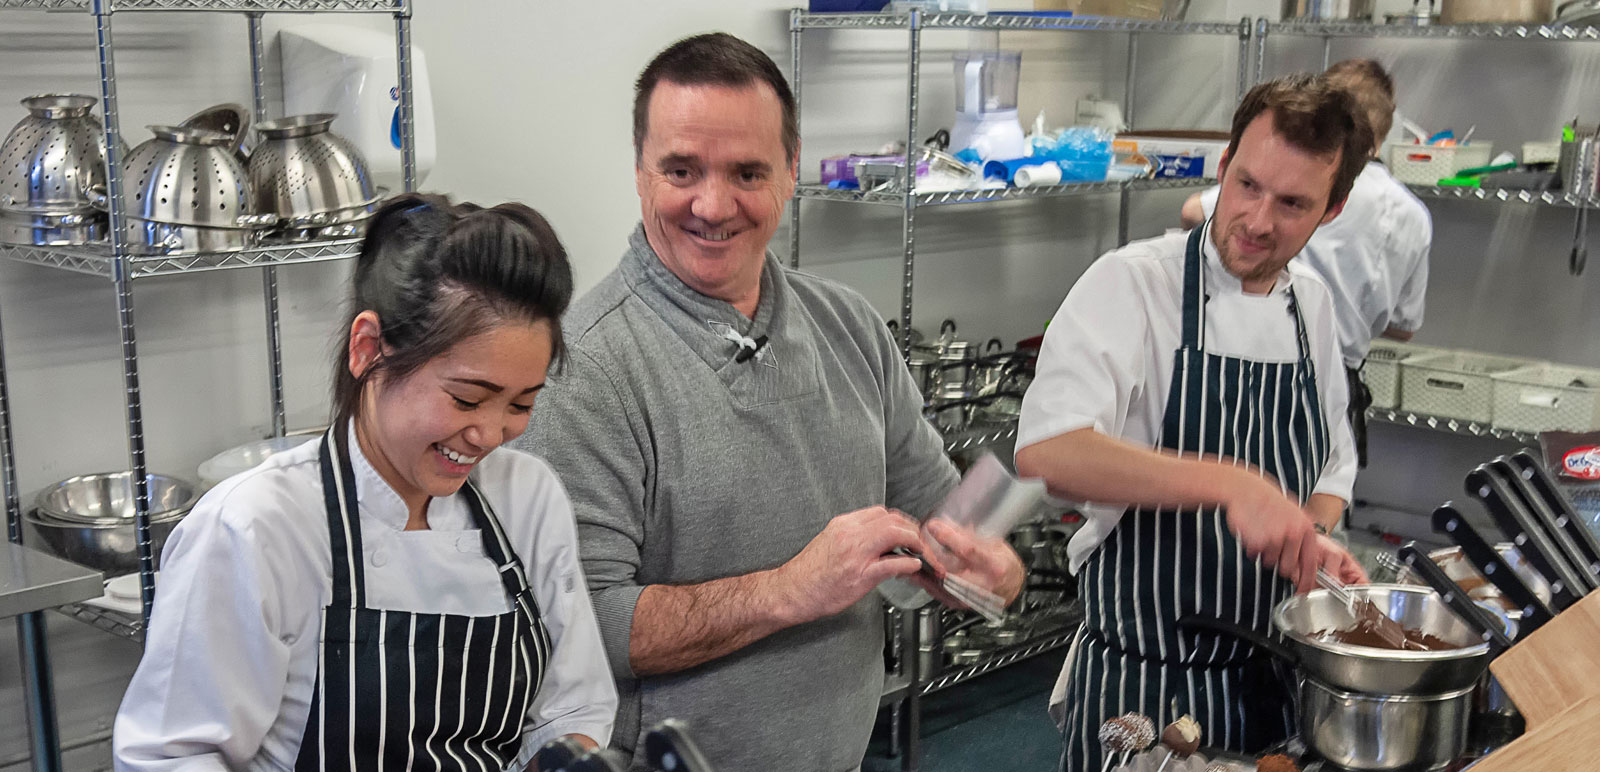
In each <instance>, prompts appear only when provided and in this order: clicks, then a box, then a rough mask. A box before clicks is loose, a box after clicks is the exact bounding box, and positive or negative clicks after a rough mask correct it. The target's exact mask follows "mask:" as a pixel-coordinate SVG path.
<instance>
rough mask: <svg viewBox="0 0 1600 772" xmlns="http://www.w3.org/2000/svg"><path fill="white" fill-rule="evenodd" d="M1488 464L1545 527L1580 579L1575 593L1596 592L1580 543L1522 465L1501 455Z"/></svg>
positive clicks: (1557, 551)
mask: <svg viewBox="0 0 1600 772" xmlns="http://www.w3.org/2000/svg"><path fill="white" fill-rule="evenodd" d="M1485 466H1488V467H1489V470H1490V471H1491V472H1494V473H1495V474H1498V475H1500V479H1501V480H1502V481H1503V482H1504V483H1505V487H1506V489H1507V491H1508V492H1509V495H1510V496H1512V497H1513V502H1514V503H1517V504H1519V505H1520V506H1521V507H1522V509H1523V511H1525V512H1527V513H1528V514H1529V515H1530V516H1531V517H1532V518H1533V520H1534V522H1537V523H1538V524H1539V527H1540V528H1542V529H1544V534H1545V537H1546V538H1548V539H1549V540H1550V545H1551V546H1552V547H1553V548H1554V549H1555V555H1556V557H1558V558H1560V559H1561V565H1562V566H1563V567H1565V568H1566V569H1567V570H1569V571H1571V572H1572V577H1571V578H1572V579H1573V580H1575V581H1576V582H1577V584H1574V585H1573V586H1572V594H1573V595H1576V596H1577V597H1580V598H1581V597H1583V596H1585V595H1588V594H1589V593H1590V592H1593V591H1594V590H1595V589H1596V588H1595V583H1594V574H1593V573H1591V572H1590V570H1589V566H1588V565H1586V564H1585V561H1584V560H1583V555H1582V554H1580V553H1579V552H1578V547H1577V545H1576V544H1573V543H1572V537H1570V536H1568V535H1567V532H1566V531H1565V530H1563V529H1562V527H1561V516H1560V515H1559V514H1557V513H1556V511H1555V510H1554V509H1553V508H1551V506H1550V502H1548V501H1546V500H1545V498H1544V497H1543V496H1541V495H1539V493H1538V491H1535V490H1534V489H1533V484H1532V483H1530V482H1528V478H1527V477H1525V476H1524V475H1523V473H1522V470H1521V469H1520V468H1518V467H1517V466H1516V465H1515V464H1512V463H1511V459H1510V458H1508V457H1506V456H1501V457H1499V458H1497V459H1495V460H1493V461H1491V462H1489V463H1488V464H1486V465H1485Z"/></svg>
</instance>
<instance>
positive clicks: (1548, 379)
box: [1493, 363, 1600, 432]
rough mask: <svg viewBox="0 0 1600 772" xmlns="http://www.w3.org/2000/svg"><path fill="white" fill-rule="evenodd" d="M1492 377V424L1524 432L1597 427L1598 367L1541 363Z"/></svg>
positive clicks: (1599, 426) (1599, 412)
mask: <svg viewBox="0 0 1600 772" xmlns="http://www.w3.org/2000/svg"><path fill="white" fill-rule="evenodd" d="M1493 380H1494V425H1495V426H1498V427H1500V428H1502V429H1515V430H1517V431H1524V432H1547V431H1564V432H1590V431H1595V430H1597V429H1600V370H1593V369H1589V368H1583V367H1568V366H1565V365H1554V364H1549V363H1540V364H1536V365H1531V366H1528V367H1523V368H1520V369H1517V370H1512V371H1511V372H1508V373H1501V374H1499V375H1496V376H1494V378H1493Z"/></svg>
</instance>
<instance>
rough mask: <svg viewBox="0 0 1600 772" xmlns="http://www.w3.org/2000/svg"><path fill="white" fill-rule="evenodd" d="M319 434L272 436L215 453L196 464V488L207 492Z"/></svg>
mask: <svg viewBox="0 0 1600 772" xmlns="http://www.w3.org/2000/svg"><path fill="white" fill-rule="evenodd" d="M320 436H321V435H316V434H312V435H301V436H298V437H273V438H271V439H266V440H256V441H255V442H247V443H245V444H243V445H240V446H238V447H235V448H228V449H227V450H224V451H222V452H221V453H218V454H217V455H215V456H212V457H211V458H209V459H207V460H206V461H205V462H204V463H202V464H201V465H200V469H199V470H198V471H199V473H200V487H202V488H204V489H206V490H210V489H212V488H215V487H216V486H217V485H218V484H219V483H221V482H222V481H223V480H226V479H228V478H229V477H232V476H234V475H236V474H239V473H240V472H248V471H250V470H251V469H254V468H256V467H257V466H259V465H260V464H261V462H263V461H266V460H267V459H269V458H272V457H273V456H275V455H277V454H279V453H282V452H284V451H286V450H291V449H294V448H298V447H300V446H301V445H304V444H306V443H307V442H312V441H315V440H317V439H318V438H319V437H320Z"/></svg>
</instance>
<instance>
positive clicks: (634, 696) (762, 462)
mask: <svg viewBox="0 0 1600 772" xmlns="http://www.w3.org/2000/svg"><path fill="white" fill-rule="evenodd" d="M796 127H797V123H796V118H795V104H794V98H793V96H792V94H791V92H790V91H789V87H788V85H787V84H786V83H785V82H784V80H783V76H782V73H781V72H780V71H779V70H778V68H777V66H776V65H775V64H773V62H772V60H771V59H770V58H768V57H767V56H766V55H765V54H763V53H762V52H761V51H760V50H758V49H756V48H754V47H753V46H751V45H749V44H748V43H745V42H743V41H741V40H739V39H737V38H734V37H731V36H728V35H722V34H714V35H702V36H698V37H694V38H689V39H687V40H683V41H680V42H678V43H676V44H674V45H673V46H671V47H669V48H668V49H667V50H665V51H663V52H662V53H661V54H660V55H658V56H657V57H656V59H655V60H654V61H652V62H651V64H650V65H649V66H648V67H647V68H646V69H645V71H644V73H643V74H642V75H641V76H640V78H639V82H638V88H637V92H636V95H635V103H634V144H635V152H636V184H637V188H638V192H639V196H640V200H641V209H642V212H643V222H642V224H641V226H640V227H639V229H638V230H636V231H635V232H634V234H633V236H632V238H631V239H630V242H629V249H628V251H627V253H626V254H624V255H623V258H622V262H621V264H620V265H619V266H618V267H617V269H616V270H614V271H613V272H612V273H611V274H610V275H608V276H607V277H606V278H605V279H604V280H602V281H601V282H600V284H599V285H598V286H597V287H595V288H594V289H593V290H592V291H590V292H589V293H588V294H587V295H586V296H585V297H583V298H582V299H580V300H579V301H577V302H576V303H575V304H574V305H573V307H572V310H571V311H570V312H569V314H568V316H567V318H566V319H565V320H564V321H563V327H564V328H565V330H566V336H567V337H566V343H567V351H568V354H567V360H566V364H565V366H564V368H563V369H562V370H561V371H560V372H559V373H557V374H555V375H553V376H552V377H551V378H550V379H549V386H548V387H547V388H546V389H545V391H544V392H543V393H542V394H541V396H540V397H539V401H538V407H537V408H536V409H535V411H534V417H533V422H532V426H531V427H530V429H529V433H528V434H527V435H526V436H525V437H524V438H523V439H522V440H521V441H520V443H519V444H520V445H521V447H523V448H525V449H528V450H530V451H532V452H535V453H537V454H539V455H540V456H543V457H544V458H545V459H547V460H548V461H549V462H550V463H551V464H552V465H554V466H555V468H556V470H557V472H559V473H560V475H561V478H562V480H563V481H564V482H565V484H566V485H567V487H568V489H569V492H570V494H571V497H572V501H573V506H574V511H575V513H576V516H577V520H578V536H579V540H580V550H581V552H582V558H583V564H584V569H585V572H586V574H587V577H588V582H589V588H590V592H591V596H592V598H593V601H594V606H595V612H596V616H597V618H598V619H599V621H600V627H601V632H602V635H603V636H604V638H605V643H606V647H607V655H608V657H609V659H610V661H611V666H612V671H613V674H614V675H615V676H616V678H617V682H618V692H619V693H620V696H621V704H620V707H619V711H618V715H617V728H616V731H615V733H614V742H615V744H616V745H617V746H619V747H621V748H623V749H625V750H628V751H634V750H635V749H636V748H637V747H638V742H639V735H640V732H641V729H644V728H648V727H649V726H651V725H652V724H654V723H656V722H659V721H661V720H662V719H665V718H679V719H683V720H686V721H688V722H689V725H690V727H691V732H692V733H693V735H694V737H695V739H696V741H697V742H698V743H699V744H700V745H701V746H702V749H703V750H704V751H705V752H706V755H707V756H708V757H709V760H710V761H711V762H712V763H713V764H716V765H717V766H718V768H720V769H726V770H752V771H753V770H769V769H786V770H800V771H803V772H804V771H812V770H815V771H816V772H844V771H845V770H852V769H856V768H857V767H859V766H860V764H861V760H862V756H863V755H864V754H865V751H866V746H867V738H868V736H869V734H870V733H871V729H872V723H873V717H874V715H875V713H876V710H877V705H878V698H879V695H880V693H881V691H882V688H883V679H884V670H883V660H882V649H883V641H884V630H883V623H882V613H881V611H880V601H879V600H878V596H877V594H875V593H873V592H872V590H873V588H875V587H876V586H877V585H878V584H879V583H880V582H882V581H884V580H886V579H889V578H891V577H897V576H908V575H912V574H914V573H915V572H916V571H917V569H918V567H919V563H918V562H917V561H916V560H914V559H910V558H906V557H901V556H895V555H892V554H889V553H890V551H891V550H893V549H895V548H901V547H903V548H907V549H911V550H916V551H919V552H920V551H922V550H923V549H924V542H923V538H922V536H921V534H920V532H919V530H918V527H917V524H916V522H914V521H913V520H912V519H910V518H909V517H908V516H907V515H906V514H902V513H909V514H910V515H914V516H917V517H922V516H925V515H927V514H928V513H929V511H930V510H932V509H933V508H934V507H935V506H936V505H937V504H938V503H939V502H940V500H942V499H943V498H944V496H945V494H946V493H948V492H949V491H950V489H951V488H952V487H953V486H954V485H955V483H956V481H957V475H956V471H955V469H954V467H953V466H952V465H951V464H950V462H949V460H947V459H946V458H945V456H944V453H943V447H942V444H941V442H940V439H939V437H938V435H937V433H936V432H935V431H934V430H933V428H932V427H931V426H930V425H929V424H928V423H927V422H926V421H925V420H923V418H922V416H921V407H922V399H921V395H920V394H919V393H918V391H917V389H916V387H915V385H914V384H913V383H912V380H911V377H910V375H909V373H908V372H907V370H906V368H905V365H904V364H903V362H902V361H901V358H900V354H899V351H898V350H897V348H896V347H895V344H894V341H893V340H892V339H891V337H890V336H889V334H888V332H887V330H886V329H885V327H884V325H883V322H882V320H881V319H880V318H879V317H878V316H877V314H876V313H875V312H874V311H873V310H872V308H871V307H870V306H869V305H868V304H867V303H866V301H865V300H864V299H863V298H861V297H860V296H859V295H858V294H856V293H855V292H852V291H851V290H849V289H846V288H845V287H842V286H840V285H838V284H835V283H833V282H829V281H825V280H822V279H819V278H816V277H814V276H809V275H806V274H802V273H799V272H796V271H791V270H788V269H786V268H784V267H783V266H782V265H781V264H780V263H779V262H778V261H777V260H776V259H775V258H774V257H772V256H771V255H768V254H767V253H766V246H767V242H768V241H769V240H770V239H771V237H772V234H773V231H774V230H775V229H776V227H777V223H778V221H779V218H780V217H781V214H782V211H783V206H784V203H785V202H787V201H788V200H789V198H790V196H791V195H792V194H793V192H794V185H795V175H796V171H797V164H798V156H799V137H798V130H797V128H796ZM841 513H844V514H841ZM934 535H935V536H937V537H939V539H940V541H941V542H943V543H946V545H947V546H950V547H953V548H954V551H955V552H956V553H957V555H958V557H960V558H961V559H963V561H964V562H966V563H967V564H968V565H969V566H970V569H969V570H968V571H967V572H966V573H964V575H965V576H966V577H967V578H969V579H972V580H974V581H976V582H977V583H979V584H981V585H984V586H986V587H989V588H992V589H994V590H995V591H996V592H997V594H1000V595H1001V596H1002V597H1004V598H1006V599H1008V600H1009V599H1011V598H1014V597H1015V595H1016V594H1017V592H1018V591H1019V590H1020V587H1021V581H1022V567H1021V563H1020V562H1019V561H1018V559H1017V556H1016V554H1015V553H1014V552H1012V551H1011V550H1010V548H1009V547H1007V546H1006V545H1005V543H1004V542H997V541H991V542H987V543H984V542H978V541H976V540H973V539H970V538H963V537H962V536H961V535H960V534H951V533H948V532H947V531H945V530H941V531H937V532H935V533H934ZM947 537H948V538H947ZM637 763H638V762H637V760H636V762H635V764H636V765H637Z"/></svg>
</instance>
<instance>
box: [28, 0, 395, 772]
mask: <svg viewBox="0 0 1600 772" xmlns="http://www.w3.org/2000/svg"><path fill="white" fill-rule="evenodd" d="M0 11H47V12H77V13H83V14H86V15H89V16H91V17H92V18H93V20H94V25H95V43H96V46H95V47H96V52H97V55H98V65H99V82H100V95H99V96H100V106H101V110H102V114H103V116H104V125H105V140H106V148H107V152H106V167H107V172H108V174H107V186H106V187H107V191H106V192H107V198H108V201H109V207H108V208H109V214H110V222H109V227H108V232H109V234H110V236H109V242H108V243H106V244H97V245H90V246H83V247H25V246H0V257H6V258H9V259H12V260H15V261H18V262H23V263H29V264H33V265H38V266H44V267H49V268H53V269H59V270H64V271H70V272H74V273H80V274H88V275H92V276H99V277H102V278H106V279H110V281H111V285H112V288H113V291H114V296H115V302H116V306H115V308H116V313H117V321H118V333H119V337H120V340H121V346H122V381H123V394H124V408H125V418H126V430H127V440H128V458H129V467H128V468H129V469H130V470H132V472H133V480H134V493H135V496H134V511H135V530H136V533H137V549H138V556H139V566H140V572H139V573H140V582H139V585H140V587H139V594H140V607H141V613H140V614H139V616H138V617H129V616H127V615H122V614H118V613H116V612H111V611H105V610H102V609H97V608H94V607H91V606H86V605H81V604H75V605H71V606H66V607H63V608H62V609H60V610H61V611H62V613H64V614H66V615H67V616H70V617H73V618H75V619H79V620H81V621H84V622H86V623H89V624H91V625H93V626H95V627H97V628H99V629H102V630H105V631H107V632H109V633H111V634H113V635H118V636H120V637H125V638H129V639H133V640H142V639H143V633H144V627H145V624H146V623H147V622H148V620H149V616H150V607H151V603H152V602H153V600H154V597H155V555H154V554H153V551H152V543H151V539H150V522H149V513H150V491H149V487H148V483H147V479H146V477H147V474H148V469H147V467H146V462H145V428H144V418H143V410H142V395H141V390H140V380H139V357H138V345H137V344H138V340H137V336H136V334H135V327H134V303H133V299H134V296H133V284H134V280H136V279H146V278H151V277H157V276H169V275H174V274H183V273H197V272H209V271H220V270H230V269H239V268H260V269H261V271H262V295H263V299H264V301H265V305H266V331H267V349H268V359H267V364H268V368H269V372H270V379H271V383H270V385H271V404H270V406H269V407H270V410H271V415H272V427H273V434H274V436H283V435H284V434H285V432H286V426H285V419H284V407H283V351H282V346H281V340H280V335H279V332H280V327H279V303H278V281H277V274H276V268H277V267H278V266H284V265H296V264H308V263H316V262H323V261H330V260H341V259H345V258H349V257H354V256H355V255H356V253H357V251H358V250H359V247H360V241H359V240H357V239H340V240H333V241H320V242H309V243H301V244H288V245H280V246H263V247H258V248H251V249H244V250H238V251H229V252H207V253H183V254H162V255H151V254H138V253H136V252H135V251H134V250H133V248H132V247H131V246H130V245H129V244H128V243H127V241H126V240H125V238H124V237H123V235H122V234H123V230H122V224H123V222H124V219H125V217H126V214H125V212H124V211H123V208H124V207H123V199H122V186H123V175H122V169H121V164H122V160H123V159H122V158H121V155H122V151H121V148H123V147H124V146H123V144H122V140H121V137H122V127H121V115H120V111H119V109H118V101H117V73H116V46H115V44H114V38H113V26H114V25H113V20H114V18H115V16H116V14H119V13H129V12H225V13H237V14H243V15H244V17H245V22H246V31H247V34H248V40H249V54H250V65H251V68H250V71H251V91H252V98H253V99H252V106H253V110H254V118H255V121H256V122H260V121H262V120H265V119H266V118H267V106H266V95H265V91H264V88H265V77H264V63H263V55H264V46H263V41H262V17H263V15H264V14H267V13H295V14H318V13H340V14H343V13H358V14H385V15H389V16H391V17H393V19H394V24H395V50H396V59H397V70H398V72H397V76H398V85H399V88H398V89H397V92H398V93H397V95H396V96H397V101H398V103H399V104H398V109H399V128H400V153H401V158H402V173H403V179H404V187H405V189H406V190H408V191H409V190H412V189H413V188H414V187H415V185H416V149H415V136H414V126H413V116H412V91H411V89H412V84H411V13H412V9H411V2H410V0H0ZM3 339H4V336H3V334H0V472H3V480H0V482H3V484H4V488H5V500H6V501H5V503H6V524H7V533H8V536H9V537H10V539H11V541H12V542H14V543H19V544H20V543H21V542H22V536H23V533H22V526H21V521H22V517H21V514H22V512H21V505H20V502H19V494H18V491H17V472H16V459H15V455H14V452H13V445H12V438H11V416H12V413H11V410H10V404H9V394H8V391H7V389H6V381H5V359H4V351H3ZM18 620H19V621H18V637H19V639H20V642H21V649H22V659H23V669H24V671H25V679H24V681H25V686H26V697H27V701H28V721H29V729H30V735H29V739H30V745H31V747H32V748H33V766H34V769H36V770H40V772H56V771H57V770H60V769H61V755H60V738H59V736H58V735H57V727H56V714H55V698H54V694H53V690H52V687H51V682H50V664H49V654H48V650H47V645H46V640H45V633H44V619H43V616H42V612H33V613H30V614H25V615H22V616H20V617H18Z"/></svg>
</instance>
